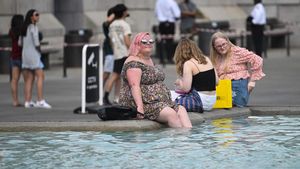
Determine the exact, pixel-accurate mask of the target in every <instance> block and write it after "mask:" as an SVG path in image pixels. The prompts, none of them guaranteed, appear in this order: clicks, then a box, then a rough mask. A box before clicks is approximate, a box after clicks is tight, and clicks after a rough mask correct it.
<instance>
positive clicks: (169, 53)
mask: <svg viewBox="0 0 300 169" xmlns="http://www.w3.org/2000/svg"><path fill="white" fill-rule="evenodd" d="M155 14H156V17H157V20H158V22H159V25H158V31H159V33H160V35H161V47H160V49H161V52H160V63H161V64H163V65H165V61H164V60H165V59H167V60H168V62H169V63H173V60H172V57H173V54H174V53H173V52H174V50H173V49H174V47H173V46H174V35H175V22H176V20H179V19H180V9H179V7H178V4H177V2H176V1H174V0H157V1H156V4H155Z"/></svg>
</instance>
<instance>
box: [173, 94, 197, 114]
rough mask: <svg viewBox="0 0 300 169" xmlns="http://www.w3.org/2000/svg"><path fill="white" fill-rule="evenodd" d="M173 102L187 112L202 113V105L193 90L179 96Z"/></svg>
mask: <svg viewBox="0 0 300 169" xmlns="http://www.w3.org/2000/svg"><path fill="white" fill-rule="evenodd" d="M175 102H176V104H179V105H182V106H183V107H185V109H186V111H188V112H198V113H203V104H202V101H201V98H200V96H199V94H198V92H197V91H196V90H195V89H192V90H191V91H190V92H189V93H186V94H182V95H180V96H179V97H177V98H176V99H175Z"/></svg>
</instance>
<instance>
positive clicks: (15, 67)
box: [8, 15, 24, 107]
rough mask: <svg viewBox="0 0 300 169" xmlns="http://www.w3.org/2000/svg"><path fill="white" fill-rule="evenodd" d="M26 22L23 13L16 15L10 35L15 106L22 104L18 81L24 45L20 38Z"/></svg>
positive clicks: (11, 25) (12, 87) (12, 89)
mask: <svg viewBox="0 0 300 169" xmlns="http://www.w3.org/2000/svg"><path fill="white" fill-rule="evenodd" d="M23 22H24V16H23V15H14V16H13V17H12V20H11V24H10V29H9V33H8V34H9V37H10V38H11V42H12V45H11V46H12V51H11V57H10V64H11V82H10V86H11V94H12V99H13V106H16V107H18V106H21V104H20V102H19V98H18V83H19V79H20V76H21V72H22V47H21V46H19V44H18V40H19V36H20V34H21V28H22V25H23Z"/></svg>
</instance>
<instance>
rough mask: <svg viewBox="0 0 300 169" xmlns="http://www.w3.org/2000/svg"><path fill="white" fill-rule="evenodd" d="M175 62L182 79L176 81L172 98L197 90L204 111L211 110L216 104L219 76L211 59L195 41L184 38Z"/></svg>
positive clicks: (177, 49) (176, 52) (175, 56)
mask: <svg viewBox="0 0 300 169" xmlns="http://www.w3.org/2000/svg"><path fill="white" fill-rule="evenodd" d="M174 61H175V64H176V72H177V75H178V76H179V77H180V78H178V79H177V80H176V81H175V86H176V87H175V88H176V89H175V91H171V94H172V98H173V99H175V98H176V97H177V96H179V95H180V94H182V93H188V92H189V91H190V90H192V89H195V90H197V91H198V93H199V95H200V97H201V100H202V103H203V109H204V110H207V111H209V110H211V109H212V108H213V105H214V104H215V102H216V85H217V83H218V76H217V74H216V71H215V69H214V67H213V65H212V63H211V61H210V59H209V58H208V57H207V56H205V55H204V54H203V53H202V51H201V50H200V49H199V47H198V46H197V44H196V43H195V42H194V41H192V40H189V39H186V38H184V39H182V40H180V42H179V43H178V45H177V48H176V51H175V55H174Z"/></svg>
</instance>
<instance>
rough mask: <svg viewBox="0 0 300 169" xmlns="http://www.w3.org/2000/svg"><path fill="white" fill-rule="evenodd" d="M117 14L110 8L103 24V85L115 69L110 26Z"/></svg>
mask: <svg viewBox="0 0 300 169" xmlns="http://www.w3.org/2000/svg"><path fill="white" fill-rule="evenodd" d="M114 18H115V14H114V11H113V8H110V9H109V10H108V11H107V19H106V21H104V22H103V23H102V29H103V33H104V36H105V39H104V42H103V56H104V67H103V72H104V73H103V84H105V82H106V80H107V79H108V77H109V75H110V74H111V73H112V72H113V69H114V55H113V50H112V47H111V42H110V39H109V36H108V34H109V25H110V24H111V23H112V22H113V20H114Z"/></svg>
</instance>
